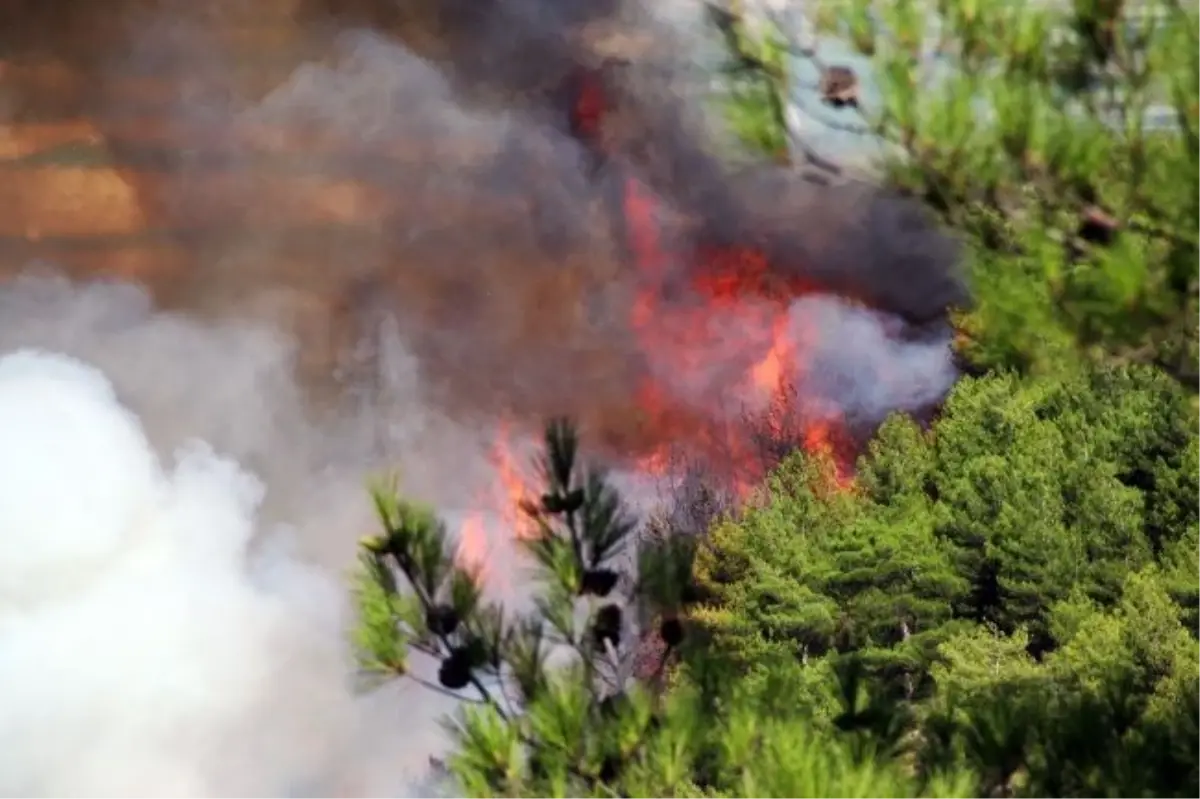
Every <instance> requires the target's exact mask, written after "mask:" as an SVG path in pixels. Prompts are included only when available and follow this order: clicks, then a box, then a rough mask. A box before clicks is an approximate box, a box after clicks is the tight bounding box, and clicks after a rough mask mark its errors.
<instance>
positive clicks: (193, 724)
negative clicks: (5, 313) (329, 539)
mask: <svg viewBox="0 0 1200 799" xmlns="http://www.w3.org/2000/svg"><path fill="white" fill-rule="evenodd" d="M0 441H3V442H4V447H3V448H2V449H0V706H2V707H3V708H4V712H3V714H0V752H2V753H3V755H0V758H2V759H0V793H4V794H6V795H17V794H20V795H76V794H93V795H97V794H103V795H109V794H112V795H116V794H121V795H126V796H128V795H133V794H137V795H151V794H153V795H160V796H163V795H165V796H179V795H210V796H214V795H230V794H240V795H292V794H296V793H312V792H330V791H335V790H337V787H338V786H337V783H336V781H333V778H334V777H336V776H337V774H338V771H339V768H340V766H339V762H340V761H342V759H343V756H344V751H343V750H344V749H345V748H346V747H347V746H348V745H349V744H350V743H351V740H352V739H351V731H352V729H351V726H350V723H351V719H352V707H353V705H352V701H351V696H350V693H349V692H348V690H347V687H346V685H347V683H346V677H347V676H348V675H349V673H350V669H349V668H348V664H347V663H346V662H345V659H344V649H343V647H341V646H339V645H338V644H339V640H340V637H339V634H338V630H339V616H338V610H339V608H340V606H341V603H340V601H339V592H338V591H337V590H336V587H335V586H334V585H332V584H331V583H330V582H329V581H328V580H327V579H326V578H325V577H324V576H322V575H319V574H317V573H315V572H313V571H312V570H310V569H308V568H306V567H303V566H301V565H299V564H298V563H297V562H294V561H290V560H288V559H286V558H284V557H281V556H280V555H279V554H278V553H270V552H267V553H264V554H260V555H259V556H258V557H254V556H252V555H251V551H250V544H251V541H252V538H253V537H254V535H255V532H256V521H255V513H256V511H257V509H258V506H259V504H260V502H261V500H262V497H263V492H264V486H263V484H262V483H261V482H260V481H259V480H258V479H257V478H255V477H254V476H252V475H250V474H248V473H247V472H245V471H243V470H242V469H241V468H240V467H239V466H238V465H237V464H236V463H234V462H233V461H230V460H228V459H225V458H222V457H220V456H218V455H217V454H215V453H214V452H213V451H212V449H211V448H210V447H208V446H207V445H205V444H203V443H199V442H196V443H193V444H191V445H190V446H187V447H185V448H183V449H181V450H180V451H179V452H178V453H177V455H176V458H175V459H174V462H173V463H170V464H162V463H160V462H159V459H158V457H157V455H156V454H155V453H154V451H153V450H152V449H151V447H150V445H149V443H148V441H147V439H146V436H145V433H144V431H143V430H142V428H141V425H140V423H139V422H138V420H137V419H136V417H134V416H133V415H132V414H131V413H130V412H129V411H128V410H127V409H125V408H124V407H122V406H121V405H120V404H119V402H118V401H117V400H116V396H115V393H114V390H113V386H112V384H111V383H110V382H109V381H108V380H107V378H105V376H104V375H103V373H101V372H100V371H98V370H96V369H95V368H93V367H91V366H88V365H87V364H84V363H83V362H80V361H77V360H74V359H71V358H68V357H65V356H61V355H55V354H49V353H42V352H37V351H32V350H22V351H18V352H16V353H13V354H9V355H6V356H4V357H3V358H2V359H0Z"/></svg>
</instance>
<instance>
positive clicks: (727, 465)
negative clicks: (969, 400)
mask: <svg viewBox="0 0 1200 799" xmlns="http://www.w3.org/2000/svg"><path fill="white" fill-rule="evenodd" d="M577 78H578V82H577V83H576V84H575V86H574V96H575V105H574V108H573V110H572V114H571V131H572V133H573V134H574V135H575V136H576V137H577V138H578V139H580V140H581V141H582V142H584V143H585V144H588V145H589V146H591V147H592V148H593V149H594V150H602V149H603V146H602V143H601V142H600V135H601V131H602V125H603V121H604V113H605V96H604V90H603V86H602V85H601V83H600V81H599V79H598V78H597V76H596V75H594V74H592V73H583V74H581V75H579V76H577ZM661 211H662V208H661V204H660V202H659V200H658V198H657V197H656V196H655V195H654V193H653V192H652V191H651V190H650V189H649V188H648V187H647V186H646V185H644V184H643V183H642V182H641V181H639V180H638V179H637V178H635V177H632V176H630V177H627V178H626V179H625V180H624V182H623V185H622V191H621V208H620V212H621V216H622V218H623V222H624V229H625V238H626V244H627V246H628V248H629V252H630V254H631V256H632V259H633V261H634V264H635V266H636V269H637V270H638V273H639V278H640V285H641V286H642V287H643V288H642V289H641V291H640V292H639V294H638V295H637V297H636V299H635V301H634V303H633V305H632V308H631V310H630V318H629V321H630V325H631V327H632V328H633V330H634V332H635V333H636V335H637V337H638V341H639V344H640V347H641V349H642V352H643V354H644V355H645V356H646V360H647V363H648V364H649V367H648V374H647V377H646V378H645V380H644V381H643V383H642V384H641V386H640V389H639V391H638V395H637V397H636V403H637V408H638V410H639V416H640V424H639V426H638V427H639V430H638V435H636V436H634V437H632V440H629V441H624V442H622V445H621V447H622V448H623V449H624V451H622V452H621V453H619V454H621V455H623V456H625V457H627V458H629V459H631V460H632V461H633V463H635V464H636V466H637V468H638V469H640V470H641V471H643V472H648V473H654V474H662V473H664V472H666V471H667V470H668V469H669V468H670V465H671V463H672V460H673V455H674V454H676V448H679V449H681V450H682V452H681V453H680V454H682V456H683V457H684V458H701V459H703V460H704V461H705V463H706V465H709V466H714V465H715V466H717V467H718V469H720V473H719V474H717V475H716V476H717V477H718V478H723V479H725V480H726V481H727V482H728V483H729V486H730V487H731V488H732V489H733V490H734V491H735V492H736V493H738V494H739V495H740V496H741V497H743V498H744V497H746V496H747V494H748V492H749V490H750V489H751V488H753V487H754V486H755V485H756V484H758V483H759V482H760V481H761V479H762V478H763V477H764V476H765V471H766V469H768V468H769V467H770V466H771V465H772V462H771V459H770V457H769V455H768V454H767V453H765V452H764V449H763V447H762V445H761V443H760V442H759V441H758V440H757V439H756V437H755V435H754V431H753V429H752V424H751V422H752V421H753V420H751V422H748V421H747V419H746V418H745V416H739V415H738V413H737V412H736V411H735V412H733V413H732V414H731V412H730V410H731V409H730V408H728V407H722V400H723V399H729V398H734V399H736V400H739V401H741V402H744V403H746V404H747V405H748V406H749V408H748V409H747V410H748V412H749V413H750V414H751V415H752V416H753V414H755V413H757V414H759V415H760V416H763V417H765V416H767V415H773V416H775V417H776V418H773V419H771V420H770V423H769V424H768V425H766V427H767V428H768V429H770V430H773V431H774V435H776V436H777V437H783V438H785V439H786V441H785V443H791V444H792V445H794V446H800V447H803V448H805V449H806V450H808V451H810V452H817V451H821V452H825V453H827V454H828V455H829V456H831V462H832V464H833V465H832V473H831V474H830V475H829V478H830V481H829V482H830V485H831V486H832V487H834V488H846V487H848V486H849V485H850V481H851V475H850V466H849V464H850V458H851V454H852V451H851V450H852V448H851V446H850V444H849V436H848V435H847V433H846V431H845V426H844V423H843V420H842V418H841V417H840V415H839V414H838V413H837V412H836V410H834V409H830V408H827V407H817V405H816V404H815V403H813V402H812V401H811V398H810V397H808V396H807V395H806V394H805V378H806V367H807V363H808V360H809V357H810V355H811V351H812V345H813V343H814V342H815V341H816V340H817V335H818V333H819V331H817V330H815V329H805V328H804V326H803V324H802V321H803V320H799V329H798V320H795V319H793V318H792V314H791V313H790V308H791V304H792V302H793V301H794V300H795V299H797V298H798V297H800V296H802V295H804V294H805V293H808V292H811V291H813V287H811V286H805V285H802V284H800V283H798V282H796V281H788V280H783V279H781V278H779V276H778V274H777V273H775V272H774V271H773V270H772V269H771V264H770V262H769V261H768V258H767V256H766V255H765V254H764V253H763V252H762V251H761V250H758V249H756V248H755V247H753V246H721V247H718V246H706V247H700V248H696V249H693V250H690V251H687V252H684V253H678V252H672V251H671V248H670V247H668V246H667V245H666V244H665V243H664V239H665V238H666V236H665V235H664V229H663V225H662V223H660V222H659V216H660V212H661ZM681 259H686V260H687V261H688V264H687V266H688V268H687V269H684V270H682V273H683V274H685V275H686V276H687V279H686V285H683V286H677V285H676V286H672V275H673V274H678V273H679V271H680V270H677V269H676V266H677V265H678V264H679V263H680V260H681ZM672 288H673V289H675V290H676V291H674V292H672V291H671V290H670V289H672ZM673 294H682V295H684V300H683V301H677V300H675V299H673V298H672V295H673ZM493 462H494V463H495V464H496V466H497V470H498V475H499V478H498V479H499V486H498V488H499V489H500V492H499V493H500V494H502V496H501V497H498V499H501V500H503V501H504V502H506V503H507V509H506V511H505V517H504V520H505V523H506V526H508V528H509V529H510V530H512V531H513V533H514V534H515V535H516V536H518V537H521V536H523V535H526V534H527V530H528V528H527V526H524V525H527V524H528V521H527V520H523V519H521V518H520V511H519V510H517V507H518V503H519V501H520V500H521V499H523V498H525V497H526V496H529V495H530V493H531V490H530V486H531V483H530V481H528V480H527V479H525V476H524V475H523V474H521V472H520V471H519V470H518V468H517V467H516V462H515V461H514V456H513V449H512V442H511V436H510V430H509V427H508V426H507V425H504V426H503V427H502V430H501V433H500V435H499V436H498V437H497V441H496V445H495V447H494V450H493ZM483 538H484V533H483V523H482V519H481V518H480V517H472V518H471V520H469V522H468V524H467V525H465V527H464V530H463V538H462V540H463V550H462V557H463V559H464V560H465V561H468V562H473V563H479V562H481V558H482V552H483V549H484V544H483Z"/></svg>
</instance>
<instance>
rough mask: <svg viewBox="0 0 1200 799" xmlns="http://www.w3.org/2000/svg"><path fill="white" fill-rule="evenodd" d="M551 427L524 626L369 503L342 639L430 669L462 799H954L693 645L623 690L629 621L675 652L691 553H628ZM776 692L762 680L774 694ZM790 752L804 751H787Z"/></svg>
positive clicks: (617, 511) (659, 544) (954, 780)
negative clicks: (660, 683)
mask: <svg viewBox="0 0 1200 799" xmlns="http://www.w3.org/2000/svg"><path fill="white" fill-rule="evenodd" d="M578 454H579V453H578V439H577V437H576V434H575V432H574V429H573V428H572V427H571V426H570V425H568V424H567V423H565V422H561V421H560V422H554V423H552V424H551V425H549V426H548V428H547V430H546V435H545V448H544V454H543V456H542V458H541V463H540V466H541V474H542V477H543V479H544V481H545V485H544V489H545V490H544V492H543V494H542V495H541V498H540V500H539V501H538V502H537V503H525V504H524V505H523V508H522V509H523V511H524V512H525V513H526V514H527V515H528V516H529V517H530V519H531V520H532V521H533V523H534V524H535V525H536V529H537V534H536V535H534V536H532V537H530V538H529V539H527V540H524V541H523V542H522V543H523V546H525V548H526V549H527V551H528V553H529V555H530V556H531V558H532V560H533V562H534V564H535V566H536V569H537V573H538V576H539V577H540V578H541V585H542V586H543V588H542V590H541V591H540V593H539V594H538V596H537V597H536V599H535V602H534V610H533V611H532V612H529V613H518V612H513V611H511V610H509V609H506V608H503V607H500V606H498V605H495V604H490V603H487V602H485V600H484V597H483V596H482V595H481V592H480V589H479V588H478V587H477V585H476V581H475V579H474V577H473V575H472V574H471V573H470V572H469V571H467V570H465V569H463V568H462V567H461V566H459V565H456V564H455V563H454V560H453V557H452V553H453V546H452V545H453V542H452V541H451V540H450V539H449V537H448V533H447V530H446V528H445V526H444V525H443V524H442V523H441V522H440V521H438V519H437V518H436V517H435V516H434V515H433V514H432V513H431V512H429V511H428V510H427V509H423V508H421V507H419V506H417V505H414V504H412V503H409V502H406V501H404V500H403V499H401V498H400V497H399V496H398V495H397V494H396V492H395V490H394V487H378V488H376V490H375V491H374V499H375V504H376V510H377V512H378V516H379V521H380V524H381V526H382V532H381V533H380V534H379V535H377V536H373V537H371V538H368V539H366V540H364V542H363V544H362V565H361V569H360V570H359V572H358V574H357V584H358V591H357V597H358V602H359V619H360V625H359V628H358V630H357V634H356V639H355V640H356V642H357V644H358V648H359V651H360V659H361V661H362V663H363V665H364V667H365V668H367V669H369V670H372V671H374V672H375V673H376V674H377V675H379V676H384V677H387V676H394V677H401V678H407V679H419V677H417V676H416V673H415V672H416V669H413V668H411V667H410V665H409V658H408V655H409V654H410V652H413V653H419V654H420V655H422V656H424V657H427V658H432V659H433V660H434V661H435V662H436V663H437V669H436V671H437V683H438V684H436V685H434V684H429V683H427V685H428V687H429V688H430V689H431V690H440V691H446V692H451V693H453V694H454V695H456V696H460V697H462V698H463V704H462V706H461V707H460V709H459V711H457V712H456V714H455V715H454V717H453V718H451V719H449V720H448V722H449V726H450V728H451V729H452V731H453V732H454V734H455V740H456V742H457V749H456V750H455V752H454V753H452V755H451V756H450V758H449V760H448V768H449V771H450V774H451V775H452V777H453V779H454V780H455V781H456V784H457V786H458V787H459V788H461V789H462V790H463V791H465V792H466V793H467V794H469V795H472V796H609V795H614V794H617V795H638V796H641V795H646V796H698V795H710V796H751V795H754V796H833V795H837V796H915V795H919V794H922V795H932V796H959V795H966V794H967V793H969V791H970V782H969V780H968V779H967V778H966V777H964V776H963V775H962V774H958V773H955V772H949V771H946V772H938V773H936V774H931V775H930V777H929V779H927V780H924V781H916V780H913V779H912V778H910V777H909V776H907V775H905V774H904V773H903V772H902V770H900V769H899V768H898V767H897V766H896V765H895V764H893V763H890V762H889V761H888V760H887V759H878V760H877V759H875V758H873V757H872V756H871V752H870V751H869V750H866V749H862V748H855V747H853V746H852V745H851V744H850V742H847V741H846V740H842V739H840V738H838V737H836V736H834V735H832V734H829V733H828V732H826V731H822V730H821V729H818V728H817V727H816V726H814V725H813V724H812V723H810V718H809V714H808V712H807V711H806V709H805V708H804V706H803V705H802V704H801V700H802V699H803V697H802V696H800V695H797V694H795V693H792V694H789V693H787V692H784V693H780V692H778V691H773V692H771V693H769V694H768V693H767V692H766V691H764V690H762V687H761V686H755V684H754V683H753V682H752V681H743V680H740V679H739V678H738V675H737V673H736V672H735V671H734V670H731V669H730V668H729V667H728V663H727V662H723V661H721V660H719V659H713V660H711V661H709V662H707V663H706V661H705V658H704V656H703V647H699V648H697V650H696V652H695V656H694V657H690V658H689V667H688V669H687V671H686V673H683V672H681V673H679V674H678V675H676V677H675V678H673V679H672V688H671V690H669V691H665V692H664V691H662V690H654V689H653V688H652V686H649V685H647V684H645V683H639V682H638V681H636V680H634V679H632V675H631V659H630V652H631V649H632V647H633V644H634V638H635V636H636V635H637V630H636V627H637V625H636V618H635V615H636V614H635V612H634V611H635V609H637V608H639V607H644V608H646V617H647V618H653V619H655V620H656V634H657V636H658V638H659V639H660V640H662V641H664V642H665V647H666V651H665V652H664V653H663V655H662V656H661V658H660V660H659V668H660V669H661V668H665V667H666V665H667V663H668V661H669V659H670V656H671V653H672V652H674V651H676V650H680V649H684V648H687V647H688V646H689V645H690V638H691V636H692V633H691V632H690V627H691V623H690V622H688V621H687V620H686V617H685V613H684V611H685V610H686V606H685V600H687V599H688V598H689V597H688V586H689V584H690V581H691V571H692V570H691V559H692V557H693V553H692V551H691V549H692V548H691V546H690V545H689V544H688V543H687V542H686V541H682V540H680V539H667V540H658V541H653V542H652V543H650V544H644V543H643V544H641V545H640V546H639V547H637V552H636V554H637V561H638V564H637V569H636V571H630V570H626V571H622V570H620V569H619V568H618V556H619V555H620V554H621V553H622V552H623V551H627V550H630V549H632V548H634V547H635V545H636V543H637V542H638V540H639V538H638V535H637V533H638V524H637V522H636V520H635V519H634V518H633V517H632V516H631V515H630V514H628V513H627V512H626V510H625V509H624V506H623V504H622V502H621V499H620V497H619V495H618V494H617V493H616V492H615V491H614V489H613V488H612V487H611V486H610V485H609V483H608V482H607V480H606V479H605V475H604V473H603V472H601V471H598V470H594V469H585V468H583V467H582V466H581V465H580V464H579V462H578ZM778 685H780V683H776V687H778ZM800 743H803V744H804V745H803V746H799V744H800Z"/></svg>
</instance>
